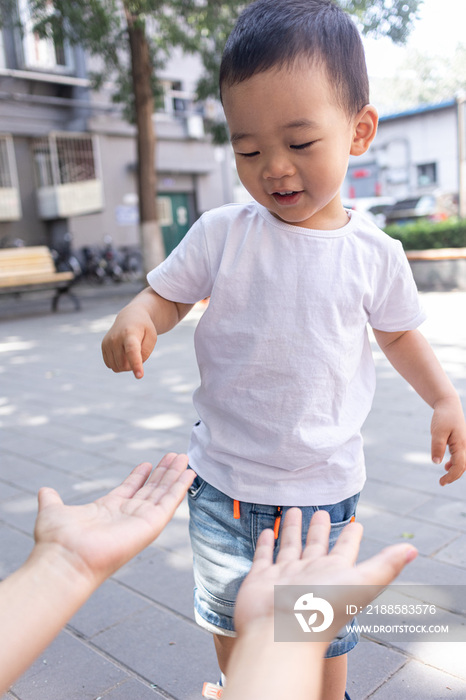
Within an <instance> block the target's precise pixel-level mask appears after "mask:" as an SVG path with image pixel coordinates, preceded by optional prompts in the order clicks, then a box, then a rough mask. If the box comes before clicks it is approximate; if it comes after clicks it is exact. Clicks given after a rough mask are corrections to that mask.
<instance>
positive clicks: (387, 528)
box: [357, 503, 458, 555]
mask: <svg viewBox="0 0 466 700" xmlns="http://www.w3.org/2000/svg"><path fill="white" fill-rule="evenodd" d="M357 517H358V522H360V523H361V524H362V525H363V526H364V529H365V531H366V533H368V534H369V535H370V537H371V539H374V540H378V541H379V542H383V543H384V544H387V545H388V544H395V543H396V542H403V541H405V540H408V541H409V542H410V543H411V544H413V545H414V546H415V547H416V548H417V549H418V551H419V552H421V553H422V554H427V555H430V554H434V553H435V552H437V550H439V549H440V548H441V547H445V546H446V545H447V544H449V543H450V542H452V541H453V540H455V539H456V538H457V537H458V533H457V532H456V531H455V530H453V529H448V528H446V527H440V526H437V525H432V524H430V523H426V522H424V521H421V520H417V519H415V518H412V517H410V516H408V515H393V514H391V513H387V512H384V511H382V510H379V509H377V508H376V507H374V506H372V505H370V504H365V503H362V504H361V505H360V506H358V511H357Z"/></svg>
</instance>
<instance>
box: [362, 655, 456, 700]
mask: <svg viewBox="0 0 466 700" xmlns="http://www.w3.org/2000/svg"><path fill="white" fill-rule="evenodd" d="M465 697H466V683H465V681H463V680H462V679H460V678H455V677H454V676H451V675H449V674H448V673H444V672H443V671H439V670H437V669H435V668H431V667H429V666H427V665H425V664H423V663H420V662H419V661H414V660H411V661H409V662H408V663H407V664H406V665H405V666H403V667H402V668H401V669H400V670H399V671H398V672H397V673H395V675H394V676H392V677H391V678H390V680H389V682H388V683H385V684H384V685H383V686H382V687H381V688H379V690H377V691H376V692H375V693H373V694H371V695H369V696H367V700H395V699H396V700H464V698H465ZM356 700H358V698H356Z"/></svg>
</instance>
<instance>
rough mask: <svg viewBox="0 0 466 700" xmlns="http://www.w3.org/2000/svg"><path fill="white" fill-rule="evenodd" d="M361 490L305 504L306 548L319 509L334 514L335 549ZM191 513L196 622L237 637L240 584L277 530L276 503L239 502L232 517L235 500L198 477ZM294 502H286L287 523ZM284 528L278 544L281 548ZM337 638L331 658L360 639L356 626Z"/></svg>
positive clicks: (190, 498) (332, 537) (330, 650)
mask: <svg viewBox="0 0 466 700" xmlns="http://www.w3.org/2000/svg"><path fill="white" fill-rule="evenodd" d="M358 500H359V494H356V495H354V496H351V497H350V498H347V499H345V500H344V501H341V502H340V503H335V504H333V505H325V506H306V507H301V511H302V514H303V546H304V543H305V540H306V535H307V531H308V528H309V523H310V520H311V518H312V515H313V513H315V511H316V510H326V511H328V512H329V514H330V519H331V523H332V525H331V533H330V547H333V545H334V544H335V542H336V540H337V538H338V536H339V534H340V532H341V531H342V529H343V528H344V526H345V525H347V524H348V523H349V522H350V521H351V518H352V517H353V516H354V515H355V510H356V505H357V502H358ZM188 503H189V511H190V522H189V533H190V536H191V545H192V549H193V559H194V582H195V588H194V614H195V619H196V622H197V623H198V624H199V625H200V626H201V627H204V628H205V629H207V630H209V631H210V632H213V633H214V634H218V635H224V636H228V637H234V636H236V634H235V628H234V624H233V612H234V608H235V601H236V596H237V594H238V590H239V587H240V586H241V583H242V582H243V580H244V578H245V576H246V575H247V573H248V571H249V569H250V568H251V563H252V559H253V556H254V551H255V548H256V543H257V539H258V537H259V535H260V533H261V532H262V530H265V529H266V528H272V529H273V527H274V524H275V518H276V515H277V508H276V506H268V505H259V504H256V503H244V502H241V504H240V518H239V519H235V518H234V517H233V503H234V501H233V499H231V498H230V497H229V496H226V495H225V494H224V493H222V492H221V491H218V490H217V489H216V488H214V487H213V486H211V485H210V484H208V483H207V481H204V480H203V479H201V477H199V476H196V478H195V479H194V481H193V484H192V486H191V488H190V489H189V491H188ZM289 508H290V506H288V507H287V506H284V507H283V511H282V521H281V522H283V517H284V516H285V514H286V511H287V510H288V509H289ZM280 539H281V530H280V531H279V535H278V539H277V540H276V542H275V552H277V551H278V548H279V547H280ZM354 625H355V622H354V620H353V621H352V623H351V630H350V631H349V632H346V629H347V627H346V626H345V629H344V631H342V636H341V637H337V638H336V639H334V640H333V642H332V643H331V644H330V646H329V648H328V650H327V654H326V655H327V656H328V657H332V656H340V655H341V654H346V653H347V652H348V651H350V649H352V648H353V647H354V646H356V644H357V643H358V639H359V634H358V632H357V631H356V629H355V628H354Z"/></svg>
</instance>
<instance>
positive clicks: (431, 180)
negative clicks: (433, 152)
mask: <svg viewBox="0 0 466 700" xmlns="http://www.w3.org/2000/svg"><path fill="white" fill-rule="evenodd" d="M417 184H418V185H419V187H429V186H430V185H436V184H437V163H423V164H422V165H418V166H417Z"/></svg>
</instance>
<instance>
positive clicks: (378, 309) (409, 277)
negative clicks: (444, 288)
mask: <svg viewBox="0 0 466 700" xmlns="http://www.w3.org/2000/svg"><path fill="white" fill-rule="evenodd" d="M397 262H398V264H397V266H396V267H395V272H394V274H393V276H392V277H391V279H390V280H388V285H386V286H385V289H383V292H382V294H381V295H380V296H379V298H378V300H376V301H375V304H374V307H373V308H372V309H371V310H370V312H369V323H370V325H371V326H372V328H375V329H376V330H379V331H385V332H387V333H393V332H396V331H410V330H414V329H415V328H417V327H418V326H420V325H421V323H423V321H425V319H426V314H425V312H424V310H423V308H422V305H421V301H420V299H419V293H418V291H417V287H416V283H415V281H414V278H413V273H412V271H411V268H410V266H409V262H408V259H407V258H406V255H405V253H404V251H403V250H402V248H401V245H400V246H399V250H398V251H397Z"/></svg>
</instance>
